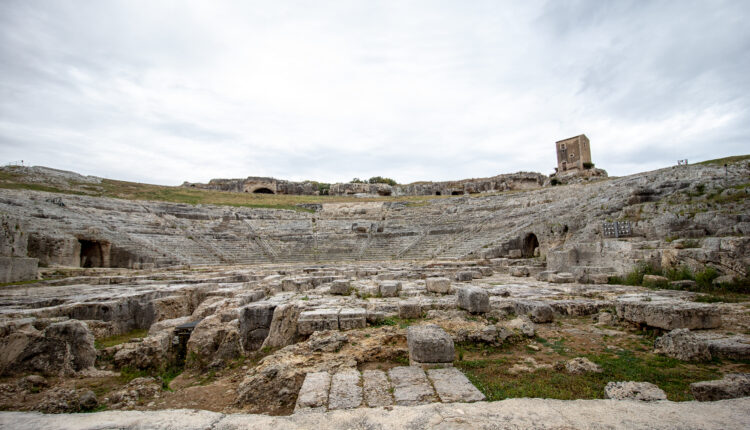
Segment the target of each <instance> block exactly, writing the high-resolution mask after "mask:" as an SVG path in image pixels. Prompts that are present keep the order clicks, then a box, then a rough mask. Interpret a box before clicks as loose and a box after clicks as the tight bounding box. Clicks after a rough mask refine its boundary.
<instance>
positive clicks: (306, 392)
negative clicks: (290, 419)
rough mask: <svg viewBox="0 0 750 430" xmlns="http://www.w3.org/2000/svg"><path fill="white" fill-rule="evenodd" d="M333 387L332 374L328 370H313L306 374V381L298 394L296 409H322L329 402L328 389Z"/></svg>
mask: <svg viewBox="0 0 750 430" xmlns="http://www.w3.org/2000/svg"><path fill="white" fill-rule="evenodd" d="M330 388H331V374H330V373H328V372H311V373H308V374H307V375H305V381H304V382H303V383H302V388H300V390H299V394H298V395H297V403H296V406H295V407H294V411H295V412H297V411H299V410H303V409H312V410H322V411H324V410H325V409H326V405H327V404H328V391H329V390H330Z"/></svg>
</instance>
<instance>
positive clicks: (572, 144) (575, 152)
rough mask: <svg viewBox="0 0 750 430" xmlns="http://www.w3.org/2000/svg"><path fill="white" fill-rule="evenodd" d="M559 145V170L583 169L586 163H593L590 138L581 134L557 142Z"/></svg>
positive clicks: (557, 145) (556, 144)
mask: <svg viewBox="0 0 750 430" xmlns="http://www.w3.org/2000/svg"><path fill="white" fill-rule="evenodd" d="M555 146H556V147H557V171H558V172H565V171H567V170H572V169H579V170H583V168H584V167H583V164H584V163H591V145H590V144H589V138H588V137H586V135H585V134H581V135H578V136H575V137H570V138H568V139H563V140H560V141H557V142H555Z"/></svg>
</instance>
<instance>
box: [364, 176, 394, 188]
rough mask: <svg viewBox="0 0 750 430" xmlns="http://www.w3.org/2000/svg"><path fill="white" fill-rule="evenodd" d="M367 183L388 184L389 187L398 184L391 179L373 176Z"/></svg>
mask: <svg viewBox="0 0 750 430" xmlns="http://www.w3.org/2000/svg"><path fill="white" fill-rule="evenodd" d="M367 182H369V183H371V184H388V185H391V186H393V185H397V184H398V182H396V181H394V180H393V179H391V178H384V177H382V176H373V177H372V178H370V179H369V180H368V181H367Z"/></svg>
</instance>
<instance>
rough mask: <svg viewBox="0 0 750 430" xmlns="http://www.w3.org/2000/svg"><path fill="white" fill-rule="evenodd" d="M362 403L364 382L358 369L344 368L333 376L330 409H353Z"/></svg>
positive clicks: (329, 396)
mask: <svg viewBox="0 0 750 430" xmlns="http://www.w3.org/2000/svg"><path fill="white" fill-rule="evenodd" d="M361 404H362V384H361V381H360V375H359V372H358V371H357V370H356V369H350V370H343V371H340V372H337V373H335V374H334V375H333V376H332V377H331V391H330V393H329V394H328V409H329V410H332V411H334V410H336V409H352V408H356V407H358V406H359V405H361Z"/></svg>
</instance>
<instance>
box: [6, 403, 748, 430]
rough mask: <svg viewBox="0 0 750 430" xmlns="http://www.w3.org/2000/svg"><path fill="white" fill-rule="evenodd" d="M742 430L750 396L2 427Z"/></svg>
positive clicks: (29, 417) (165, 416)
mask: <svg viewBox="0 0 750 430" xmlns="http://www.w3.org/2000/svg"><path fill="white" fill-rule="evenodd" d="M113 428H117V429H180V430H183V429H184V430H191V429H196V430H197V429H212V430H225V429H226V430H228V429H245V428H252V429H273V430H279V429H311V428H315V429H318V428H329V429H391V428H401V429H743V428H750V398H742V399H733V400H722V401H719V402H704V403H699V402H670V401H661V402H653V403H645V402H635V401H616V400H573V401H564V400H548V399H509V400H503V401H500V402H491V403H487V402H479V403H468V404H467V403H463V404H462V403H453V404H443V403H432V404H429V405H422V406H412V407H406V406H394V407H392V408H358V409H350V410H338V411H332V412H307V413H296V414H294V415H291V416H281V417H273V416H267V415H244V414H232V415H225V414H220V413H216V412H208V411H196V410H165V411H158V412H140V411H106V412H99V413H93V414H63V415H43V414H39V413H26V412H0V429H80V430H83V429H87V430H89V429H90V430H94V429H113Z"/></svg>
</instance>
